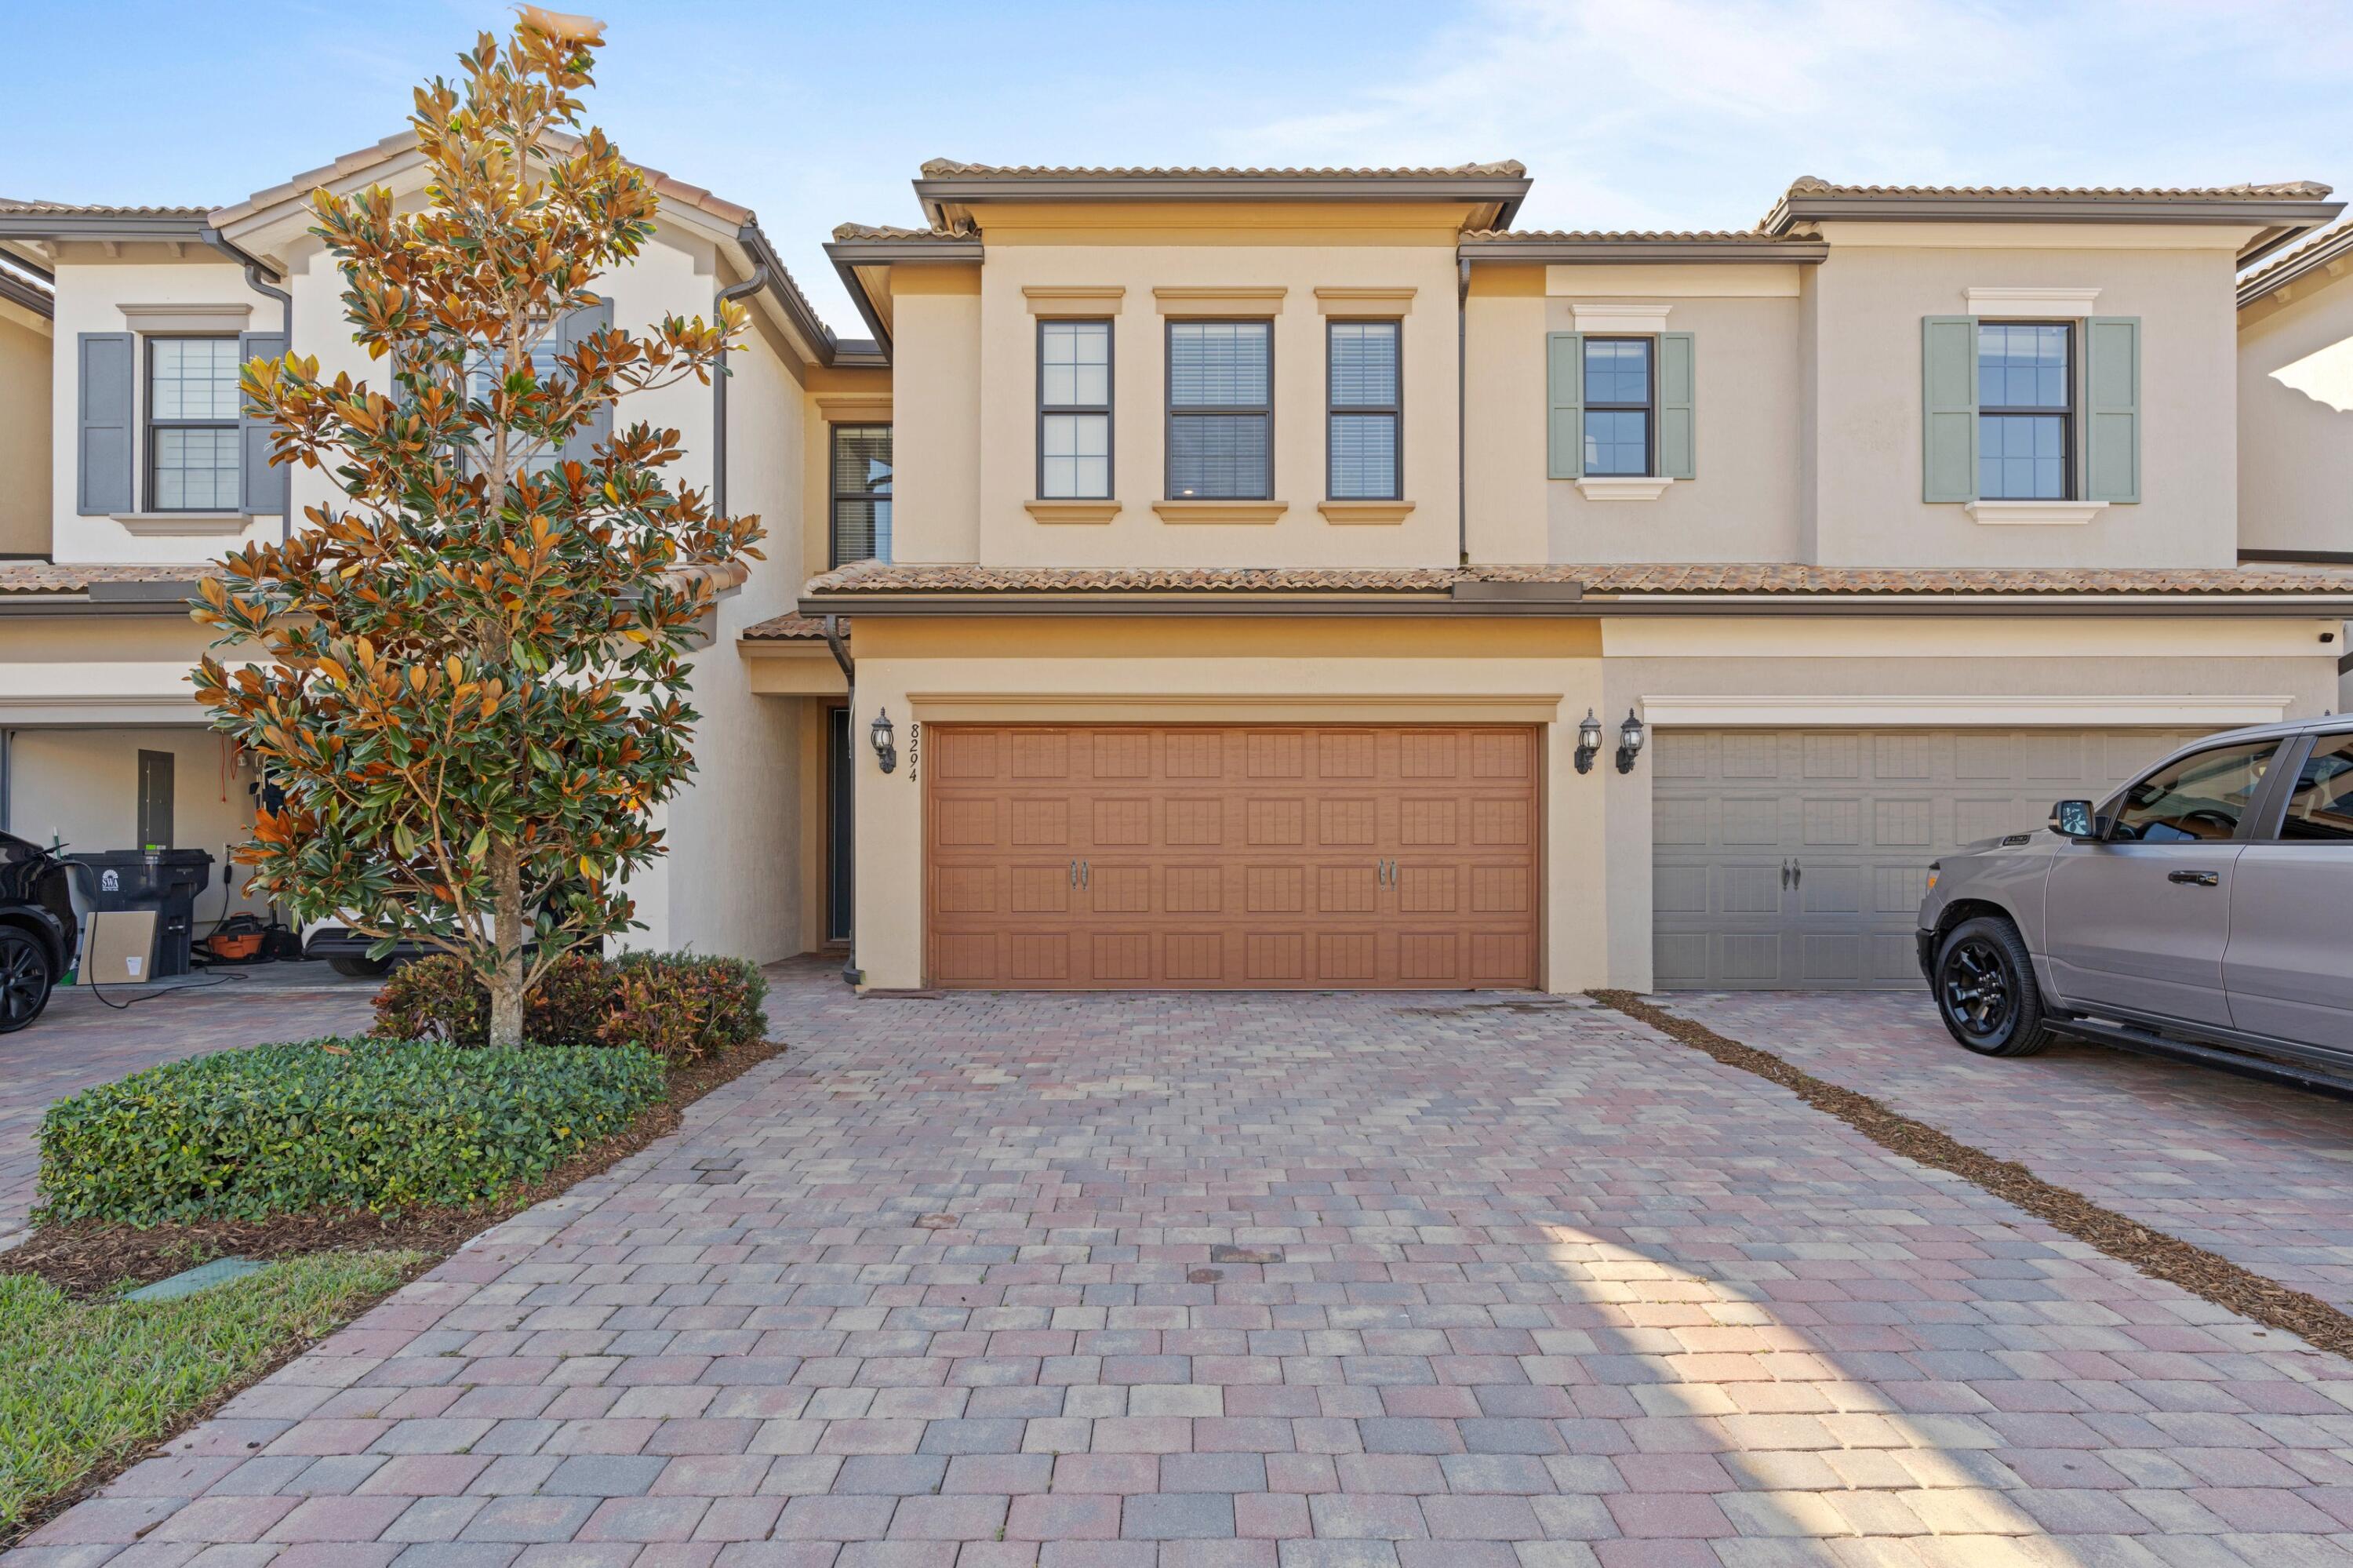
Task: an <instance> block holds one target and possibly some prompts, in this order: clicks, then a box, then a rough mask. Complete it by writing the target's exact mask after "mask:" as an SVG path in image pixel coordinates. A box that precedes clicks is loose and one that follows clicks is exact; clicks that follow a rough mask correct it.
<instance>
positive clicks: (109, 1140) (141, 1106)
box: [34, 1039, 663, 1224]
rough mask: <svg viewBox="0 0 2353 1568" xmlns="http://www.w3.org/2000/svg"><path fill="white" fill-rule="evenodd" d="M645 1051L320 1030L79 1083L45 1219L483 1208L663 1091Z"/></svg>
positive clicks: (54, 1134)
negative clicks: (84, 1085) (487, 1045)
mask: <svg viewBox="0 0 2353 1568" xmlns="http://www.w3.org/2000/svg"><path fill="white" fill-rule="evenodd" d="M662 1083H663V1072H662V1065H661V1064H660V1063H659V1061H657V1060H656V1059H655V1058H654V1056H653V1055H652V1054H650V1053H649V1052H646V1051H643V1050H639V1049H636V1048H634V1047H628V1046H622V1047H618V1048H615V1047H608V1046H581V1047H563V1046H545V1047H527V1048H524V1049H521V1050H486V1049H481V1048H478V1047H467V1046H458V1045H448V1044H438V1043H432V1042H425V1043H417V1042H404V1041H384V1040H366V1039H353V1040H340V1041H325V1040H321V1041H310V1042H306V1043H303V1044H288V1045H256V1046H253V1047H251V1048H249V1049H247V1050H241V1051H222V1052H218V1053H216V1054H212V1055H209V1056H194V1057H190V1058H188V1059H187V1060H185V1061H182V1062H172V1063H167V1064H165V1065H163V1066H160V1067H150V1068H148V1069H147V1070H146V1071H145V1072H143V1073H134V1074H132V1075H131V1076H130V1077H128V1078H125V1079H123V1080H122V1081H121V1082H120V1083H114V1084H104V1085H100V1086H98V1087H96V1088H90V1089H85V1090H83V1091H82V1092H81V1093H79V1094H78V1095H74V1096H71V1097H68V1098H66V1099H63V1100H60V1101H58V1103H57V1104H56V1105H54V1106H52V1107H49V1112H48V1115H47V1117H46V1118H43V1119H42V1122H41V1178H40V1207H39V1209H38V1210H37V1212H36V1213H35V1216H34V1217H35V1219H36V1220H37V1222H38V1223H41V1224H61V1223H65V1222H69V1221H73V1220H110V1221H123V1222H128V1223H130V1224H156V1223H159V1222H164V1221H173V1220H194V1219H241V1220H250V1219H262V1218H266V1217H268V1216H269V1215H272V1214H285V1213H301V1212H302V1211H304V1210H309V1209H321V1208H325V1209H369V1210H375V1211H379V1212H381V1211H385V1210H393V1209H405V1208H410V1207H414V1206H418V1205H426V1206H444V1205H446V1206H452V1207H464V1206H469V1205H472V1204H477V1203H482V1202H490V1201H491V1200H494V1199H496V1198H499V1197H501V1196H502V1195H504V1194H506V1193H508V1192H512V1191H514V1190H515V1189H517V1188H519V1187H522V1186H526V1185H528V1184H530V1183H531V1182H533V1181H537V1180H538V1179H539V1178H540V1177H542V1176H544V1175H545V1174H547V1172H548V1171H551V1170H553V1169H554V1168H555V1166H556V1165H557V1164H558V1163H560V1162H561V1161H562V1160H565V1159H566V1158H568V1157H569V1156H570V1155H572V1154H573V1153H574V1152H575V1151H576V1150H579V1149H581V1148H583V1147H584V1146H586V1145H588V1144H592V1143H595V1142H597V1141H598V1140H600V1139H605V1138H607V1137H609V1136H611V1135H612V1134H614V1133H616V1132H618V1131H619V1130H621V1128H624V1127H625V1126H627V1125H628V1122H629V1120H630V1118H633V1117H635V1116H636V1115H637V1114H638V1111H640V1110H642V1109H644V1108H645V1107H647V1106H648V1105H649V1104H651V1103H653V1102H654V1101H656V1100H659V1099H660V1098H661V1097H662Z"/></svg>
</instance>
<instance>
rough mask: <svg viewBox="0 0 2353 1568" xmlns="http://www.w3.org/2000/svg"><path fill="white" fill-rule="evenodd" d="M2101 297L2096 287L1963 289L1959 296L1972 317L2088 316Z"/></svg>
mask: <svg viewBox="0 0 2353 1568" xmlns="http://www.w3.org/2000/svg"><path fill="white" fill-rule="evenodd" d="M2099 297H2100V291H2099V290H2097V289H2080V288H2048V287H2042V288H2010V287H2001V288H1984V289H1964V290H1962V291H1961V298H1962V300H1963V301H1964V302H1966V303H1967V304H1968V313H1969V314H1970V315H1973V316H2017V317H2021V318H2024V317H2033V316H2058V317H2063V318H2073V317H2080V316H2088V315H2090V314H2091V313H2092V306H2093V304H2094V302H2096V301H2097V300H2098V299H2099Z"/></svg>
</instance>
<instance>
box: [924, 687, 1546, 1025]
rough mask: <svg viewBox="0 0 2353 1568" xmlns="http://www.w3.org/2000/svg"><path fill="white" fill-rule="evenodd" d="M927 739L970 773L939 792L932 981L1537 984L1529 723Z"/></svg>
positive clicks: (1123, 729)
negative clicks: (1057, 768) (1054, 769)
mask: <svg viewBox="0 0 2353 1568" xmlns="http://www.w3.org/2000/svg"><path fill="white" fill-rule="evenodd" d="M975 733H987V734H990V735H993V736H995V737H996V738H994V739H993V740H992V741H991V742H990V743H989V744H987V745H974V744H967V743H968V742H969V741H970V740H971V739H972V736H973V735H974V734H975ZM1047 735H1050V736H1053V737H1055V738H1054V740H1053V743H1052V744H1046V743H1044V741H1043V740H1042V739H1041V738H1040V737H1042V736H1047ZM927 739H929V740H930V741H931V742H932V745H931V747H930V748H929V751H930V754H931V755H932V756H934V757H953V758H955V761H956V764H957V772H956V776H955V778H953V779H950V778H947V777H945V776H944V774H943V773H941V772H939V771H936V770H935V771H934V776H933V778H932V779H930V780H929V781H928V788H929V790H930V794H929V797H928V803H929V809H930V815H931V821H932V828H931V832H929V834H928V835H927V838H928V844H929V850H930V866H929V872H928V875H927V878H926V886H927V888H928V890H929V891H928V895H927V896H928V907H927V909H926V920H927V922H928V927H929V951H930V954H931V960H930V976H931V979H932V982H933V983H934V984H939V985H948V986H1042V987H1054V988H1060V987H1114V986H1133V987H1158V986H1173V987H1250V986H1257V987H1269V988H1278V987H1285V986H1289V987H1322V986H1418V985H1432V986H1448V987H1452V986H1466V985H1494V986H1504V985H1520V986H1525V985H1530V984H1533V983H1535V960H1536V941H1535V935H1536V926H1537V918H1538V916H1537V910H1536V887H1537V880H1536V874H1535V855H1536V840H1537V833H1536V829H1535V824H1536V814H1535V788H1536V777H1535V776H1536V772H1537V764H1538V754H1537V747H1536V744H1535V736H1534V732H1532V731H1529V730H1525V729H1497V728H1492V727H1486V728H1482V727H1475V726H1444V727H1432V728H1422V727H1418V726H1417V727H1408V726H1396V727H1383V726H1346V727H1342V728H1335V729H1330V730H1325V729H1320V728H1316V727H1314V726H1288V727H1254V726H1225V727H1216V726H1200V727H1198V728H1195V727H1190V726H1180V727H1169V728H1155V727H1152V726H1070V727H1067V728H1058V729H1053V730H1050V731H1048V730H1045V729H1043V728H1040V729H1038V730H1036V731H1034V732H1033V731H1030V730H1027V729H1025V728H1023V727H1022V726H998V727H995V728H992V729H987V730H984V731H980V732H976V731H973V730H971V729H968V728H967V727H966V726H932V731H931V734H930V735H929V736H927ZM1058 760H1059V761H1060V765H1061V766H1062V767H1063V768H1064V769H1065V772H1064V773H1063V774H1062V775H1061V776H1060V777H1052V776H1050V775H1049V774H1047V773H1046V772H1045V771H1044V770H1045V769H1047V768H1050V767H1051V766H1053V765H1054V764H1055V763H1056V762H1057V761H1058ZM984 767H991V768H994V769H995V772H994V774H993V776H986V777H984V776H982V769H983V768H984ZM1032 840H1046V841H1050V842H1044V843H1039V842H1029V841H1032ZM1076 867H1082V868H1083V869H1082V870H1081V871H1079V872H1078V874H1077V876H1076V880H1075V882H1074V880H1073V870H1074V868H1076ZM1392 867H1393V868H1394V872H1395V874H1394V875H1389V874H1384V873H1385V868H1392Z"/></svg>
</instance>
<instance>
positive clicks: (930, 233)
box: [833, 223, 980, 244]
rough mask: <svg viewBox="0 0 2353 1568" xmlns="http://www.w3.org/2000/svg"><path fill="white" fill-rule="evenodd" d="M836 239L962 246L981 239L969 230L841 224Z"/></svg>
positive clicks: (881, 224) (877, 224) (884, 224)
mask: <svg viewBox="0 0 2353 1568" xmlns="http://www.w3.org/2000/svg"><path fill="white" fill-rule="evenodd" d="M833 237H834V238H836V239H936V240H940V241H943V242H944V243H951V244H962V243H966V242H969V241H971V240H976V239H978V238H980V236H978V235H977V234H975V233H974V232H973V231H972V230H971V229H968V228H896V227H894V226H892V225H891V224H887V223H841V224H836V225H835V226H834V230H833Z"/></svg>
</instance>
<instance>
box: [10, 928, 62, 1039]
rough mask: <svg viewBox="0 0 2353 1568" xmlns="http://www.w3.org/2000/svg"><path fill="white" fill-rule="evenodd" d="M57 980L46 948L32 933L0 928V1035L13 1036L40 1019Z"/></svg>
mask: <svg viewBox="0 0 2353 1568" xmlns="http://www.w3.org/2000/svg"><path fill="white" fill-rule="evenodd" d="M57 978H58V977H57V976H56V974H55V973H53V972H52V971H51V969H50V968H49V953H48V949H47V948H44V947H42V946H41V944H40V943H39V942H38V941H37V940H36V939H35V938H34V937H33V935H32V933H31V932H29V931H22V930H18V929H17V928H16V927H13V926H0V1034H13V1033H16V1031H17V1030H19V1029H22V1028H24V1027H25V1025H26V1024H27V1023H30V1022H33V1020H35V1019H36V1018H38V1017H40V1016H41V1010H42V1009H43V1008H45V1007H47V1006H48V1005H49V991H50V989H51V988H52V987H53V986H55V985H56V983H57Z"/></svg>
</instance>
